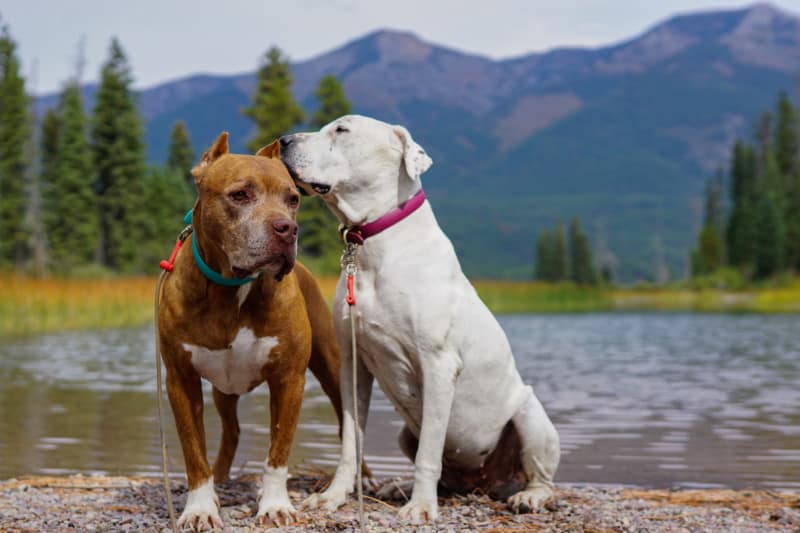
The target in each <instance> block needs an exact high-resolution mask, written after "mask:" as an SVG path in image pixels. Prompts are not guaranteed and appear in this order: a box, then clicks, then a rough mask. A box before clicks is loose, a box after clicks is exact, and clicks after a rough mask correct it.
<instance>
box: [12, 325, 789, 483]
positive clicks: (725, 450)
mask: <svg viewBox="0 0 800 533" xmlns="http://www.w3.org/2000/svg"><path fill="white" fill-rule="evenodd" d="M500 322H501V324H502V326H503V327H504V329H505V330H506V332H507V334H508V336H509V338H510V340H511V344H512V347H513V348H514V353H515V356H516V359H517V365H518V367H519V369H520V372H521V374H522V376H523V378H524V379H525V381H527V382H528V383H530V384H532V385H533V386H534V390H535V391H536V394H537V395H538V397H539V398H540V399H541V401H542V403H543V404H544V406H545V408H546V409H547V411H548V412H549V413H550V416H551V418H552V419H553V421H554V423H555V424H556V426H557V428H558V430H559V433H560V435H561V443H562V449H563V451H562V462H561V466H560V468H559V471H558V475H557V481H558V482H562V483H586V482H591V483H600V484H613V485H621V484H628V485H637V486H645V487H721V486H725V487H754V488H762V489H791V490H800V316H792V315H702V314H658V313H653V314H587V315H555V316H554V315H519V316H502V317H500ZM154 375H155V374H154V368H153V340H152V330H151V329H150V328H139V329H125V330H110V331H98V332H79V333H62V334H52V335H42V336H37V337H27V338H16V339H2V340H0V459H1V460H0V479H4V478H8V477H13V476H17V475H23V474H72V473H78V472H82V473H104V474H143V475H158V474H159V472H160V459H159V457H160V456H159V439H158V427H157V423H156V417H155V398H154V393H153V391H154V389H155V378H154ZM265 391H266V389H265V387H260V388H258V389H256V390H255V391H253V392H252V393H251V394H249V395H248V396H246V397H245V398H243V399H242V401H241V402H240V420H241V426H242V438H241V441H240V447H239V452H238V453H237V456H236V460H235V461H234V465H235V466H234V474H235V473H236V471H238V470H242V471H251V472H258V471H259V470H260V469H261V465H262V464H263V461H264V458H265V457H266V453H267V448H268V443H269V431H268V408H267V406H268V403H267V401H268V400H267V393H266V392H265ZM206 401H207V404H206V412H205V419H206V432H207V435H208V438H209V454H210V459H211V460H213V457H214V454H215V453H216V448H217V443H218V439H219V423H218V418H217V415H216V412H215V411H214V407H213V404H212V403H211V395H210V390H208V389H207V394H206ZM165 418H166V420H167V429H168V437H169V449H170V456H171V470H172V473H173V475H176V476H177V475H182V474H183V461H182V458H181V454H180V449H179V445H178V443H177V440H176V438H175V433H174V428H173V424H172V419H171V414H170V413H167V416H166V417H165ZM399 427H400V426H399V418H398V417H397V416H396V414H395V413H394V410H393V408H392V407H391V405H390V404H389V403H388V402H387V401H386V399H385V398H384V397H383V395H381V394H379V393H377V392H376V394H375V395H374V396H373V402H372V407H371V410H370V416H369V424H368V432H367V437H366V443H365V445H366V452H367V459H368V461H369V463H370V465H371V466H372V468H373V470H375V471H377V472H378V473H379V474H380V475H390V474H391V475H395V474H402V473H407V472H410V468H411V465H410V463H409V462H408V461H407V460H406V459H405V458H403V457H401V455H400V452H399V450H398V447H397V444H396V441H395V435H396V434H397V432H398V430H399ZM337 441H338V439H337V427H336V424H335V416H334V414H333V410H332V408H331V407H330V406H329V404H328V402H327V399H326V398H325V396H324V395H322V393H321V391H320V389H319V386H318V385H317V383H316V382H315V381H314V380H313V378H311V376H310V374H309V380H308V385H307V392H306V398H305V401H304V405H303V412H302V417H301V421H300V426H299V428H298V432H297V436H296V439H295V444H294V449H293V454H292V463H293V464H295V465H296V464H300V463H304V464H307V465H314V466H319V467H322V468H324V469H327V470H331V471H332V469H333V466H334V465H335V463H336V459H337V457H338V442H337Z"/></svg>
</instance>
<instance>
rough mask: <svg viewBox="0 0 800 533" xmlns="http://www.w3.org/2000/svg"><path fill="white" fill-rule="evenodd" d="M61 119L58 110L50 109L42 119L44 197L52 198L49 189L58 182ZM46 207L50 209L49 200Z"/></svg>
mask: <svg viewBox="0 0 800 533" xmlns="http://www.w3.org/2000/svg"><path fill="white" fill-rule="evenodd" d="M60 126H61V118H60V117H59V112H58V110H57V108H50V109H48V110H47V112H46V113H45V114H44V118H43V119H42V133H41V138H40V143H41V148H40V154H41V168H42V196H43V197H44V198H46V199H47V198H49V197H50V196H52V195H51V194H50V192H49V190H48V189H50V188H51V186H52V184H53V183H55V181H56V165H57V164H58V136H59V129H60ZM45 204H46V205H45V207H46V208H48V209H49V207H50V206H49V205H47V200H46V201H45Z"/></svg>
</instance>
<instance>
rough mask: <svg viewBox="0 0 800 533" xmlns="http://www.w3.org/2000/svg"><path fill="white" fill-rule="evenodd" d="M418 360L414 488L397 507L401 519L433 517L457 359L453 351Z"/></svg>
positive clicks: (422, 357) (458, 369) (458, 366)
mask: <svg viewBox="0 0 800 533" xmlns="http://www.w3.org/2000/svg"><path fill="white" fill-rule="evenodd" d="M420 360H421V362H422V375H423V377H422V425H421V428H420V432H419V446H418V448H417V455H416V457H415V458H414V489H413V491H412V493H411V500H410V501H409V502H408V503H407V504H405V505H404V506H403V507H402V508H401V509H400V513H399V516H400V518H401V519H405V520H408V519H410V520H413V521H422V520H431V521H434V520H436V518H437V516H438V514H439V509H438V502H437V500H436V486H437V485H438V483H439V478H440V477H441V475H442V454H443V452H444V441H445V438H446V436H447V426H448V423H449V421H450V411H451V410H452V407H453V396H454V395H455V390H456V386H455V381H456V378H457V377H458V373H459V371H460V369H461V358H460V357H459V356H458V354H457V353H455V352H442V353H435V354H430V355H427V354H426V355H422V356H420Z"/></svg>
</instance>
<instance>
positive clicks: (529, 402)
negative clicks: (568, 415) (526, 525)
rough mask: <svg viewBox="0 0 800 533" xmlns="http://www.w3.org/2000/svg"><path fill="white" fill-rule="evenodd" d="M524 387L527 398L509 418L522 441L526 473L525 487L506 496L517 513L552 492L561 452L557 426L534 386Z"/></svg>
mask: <svg viewBox="0 0 800 533" xmlns="http://www.w3.org/2000/svg"><path fill="white" fill-rule="evenodd" d="M526 389H527V398H526V400H525V401H524V402H523V404H522V406H521V407H520V408H519V410H517V412H516V413H515V414H514V416H513V417H512V418H511V420H512V422H513V423H514V427H515V428H516V429H517V432H518V433H519V438H520V442H521V443H522V452H521V454H522V457H521V459H522V467H523V468H524V469H525V474H526V475H527V477H528V485H527V486H526V487H525V489H523V490H521V491H520V492H518V493H516V494H514V495H513V496H511V497H510V498H509V499H508V504H509V505H510V506H511V508H512V509H513V510H514V512H517V513H519V512H530V511H532V510H533V509H536V508H537V507H538V506H539V505H540V504H541V503H542V502H543V501H544V500H546V499H547V498H549V497H550V496H552V495H553V476H554V475H555V473H556V468H558V460H559V458H560V456H561V449H560V445H559V439H558V433H557V432H556V428H555V427H554V426H553V423H552V422H551V421H550V418H548V416H547V413H545V411H544V408H543V407H542V404H541V403H539V400H538V399H537V398H536V396H535V395H534V394H533V389H531V388H530V387H526Z"/></svg>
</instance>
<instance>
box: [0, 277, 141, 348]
mask: <svg viewBox="0 0 800 533" xmlns="http://www.w3.org/2000/svg"><path fill="white" fill-rule="evenodd" d="M155 282H156V280H155V278H150V277H136V278H112V279H97V280H83V279H56V278H49V279H36V278H28V277H22V276H0V295H1V296H0V336H2V335H11V334H30V333H42V332H46V331H57V330H76V329H94V328H98V329H99V328H113V327H122V326H133V325H140V324H145V323H147V322H148V321H150V320H152V317H153V291H154V289H155Z"/></svg>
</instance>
